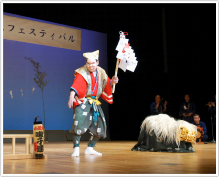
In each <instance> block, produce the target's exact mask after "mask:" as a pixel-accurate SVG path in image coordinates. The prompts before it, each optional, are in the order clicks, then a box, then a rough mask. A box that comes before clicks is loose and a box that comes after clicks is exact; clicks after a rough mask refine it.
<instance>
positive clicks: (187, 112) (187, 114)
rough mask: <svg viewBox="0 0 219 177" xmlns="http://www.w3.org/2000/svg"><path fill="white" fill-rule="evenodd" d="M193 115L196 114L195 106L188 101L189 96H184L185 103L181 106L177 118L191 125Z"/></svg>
mask: <svg viewBox="0 0 219 177" xmlns="http://www.w3.org/2000/svg"><path fill="white" fill-rule="evenodd" d="M194 114H196V105H195V103H193V102H191V101H190V96H189V95H188V94H186V95H185V102H184V103H182V104H181V106H180V109H179V116H182V120H185V121H187V122H189V123H192V122H193V115H194Z"/></svg>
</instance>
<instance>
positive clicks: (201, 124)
mask: <svg viewBox="0 0 219 177" xmlns="http://www.w3.org/2000/svg"><path fill="white" fill-rule="evenodd" d="M192 124H194V125H196V126H197V127H200V128H202V129H203V131H204V134H203V137H201V141H207V139H208V135H207V127H206V125H205V123H204V122H202V121H200V116H199V115H198V114H195V115H194V122H192ZM196 141H197V142H198V141H199V138H197V140H196Z"/></svg>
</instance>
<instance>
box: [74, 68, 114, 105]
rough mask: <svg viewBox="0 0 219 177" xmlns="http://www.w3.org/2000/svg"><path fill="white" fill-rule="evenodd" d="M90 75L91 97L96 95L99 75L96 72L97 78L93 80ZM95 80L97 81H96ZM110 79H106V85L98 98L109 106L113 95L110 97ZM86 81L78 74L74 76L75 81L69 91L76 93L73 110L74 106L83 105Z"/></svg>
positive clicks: (85, 94)
mask: <svg viewBox="0 0 219 177" xmlns="http://www.w3.org/2000/svg"><path fill="white" fill-rule="evenodd" d="M90 75H91V82H92V83H91V84H92V87H91V88H92V91H93V94H92V96H96V95H97V91H98V81H99V74H98V71H97V74H96V75H97V77H96V78H95V77H94V75H93V73H90ZM96 79H97V80H96ZM110 81H111V80H110V79H109V77H108V78H107V83H106V87H105V88H104V90H103V92H102V94H101V95H100V97H101V98H102V99H103V100H105V101H106V102H108V103H109V104H113V95H112V89H111V83H110ZM87 85H88V83H87V81H86V80H85V79H84V77H83V76H82V75H81V74H79V73H76V76H75V80H74V82H73V84H72V86H71V90H74V91H75V92H76V97H75V99H76V102H74V106H73V108H75V106H78V105H80V104H81V103H83V101H84V98H85V97H86V96H87ZM94 87H95V89H94Z"/></svg>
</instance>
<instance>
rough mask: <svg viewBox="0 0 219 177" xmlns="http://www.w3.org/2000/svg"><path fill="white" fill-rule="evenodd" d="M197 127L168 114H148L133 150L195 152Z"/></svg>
mask: <svg viewBox="0 0 219 177" xmlns="http://www.w3.org/2000/svg"><path fill="white" fill-rule="evenodd" d="M196 135H197V127H196V126H195V125H193V124H190V123H188V122H186V121H183V120H175V119H174V118H172V117H169V116H168V115H167V114H159V115H153V116H148V117H146V118H145V120H144V121H143V122H142V125H141V130H140V134H139V137H138V143H137V144H136V145H135V146H134V147H133V148H132V149H131V150H132V151H151V152H195V150H194V149H193V147H192V142H195V141H196Z"/></svg>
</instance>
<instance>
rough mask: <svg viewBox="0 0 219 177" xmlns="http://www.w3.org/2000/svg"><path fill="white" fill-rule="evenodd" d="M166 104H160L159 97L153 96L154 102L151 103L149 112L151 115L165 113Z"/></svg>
mask: <svg viewBox="0 0 219 177" xmlns="http://www.w3.org/2000/svg"><path fill="white" fill-rule="evenodd" d="M166 106H167V102H165V103H164V104H163V103H162V102H161V97H160V95H156V96H155V102H153V103H151V106H150V111H151V115H158V114H162V113H164V112H165V111H166Z"/></svg>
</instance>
